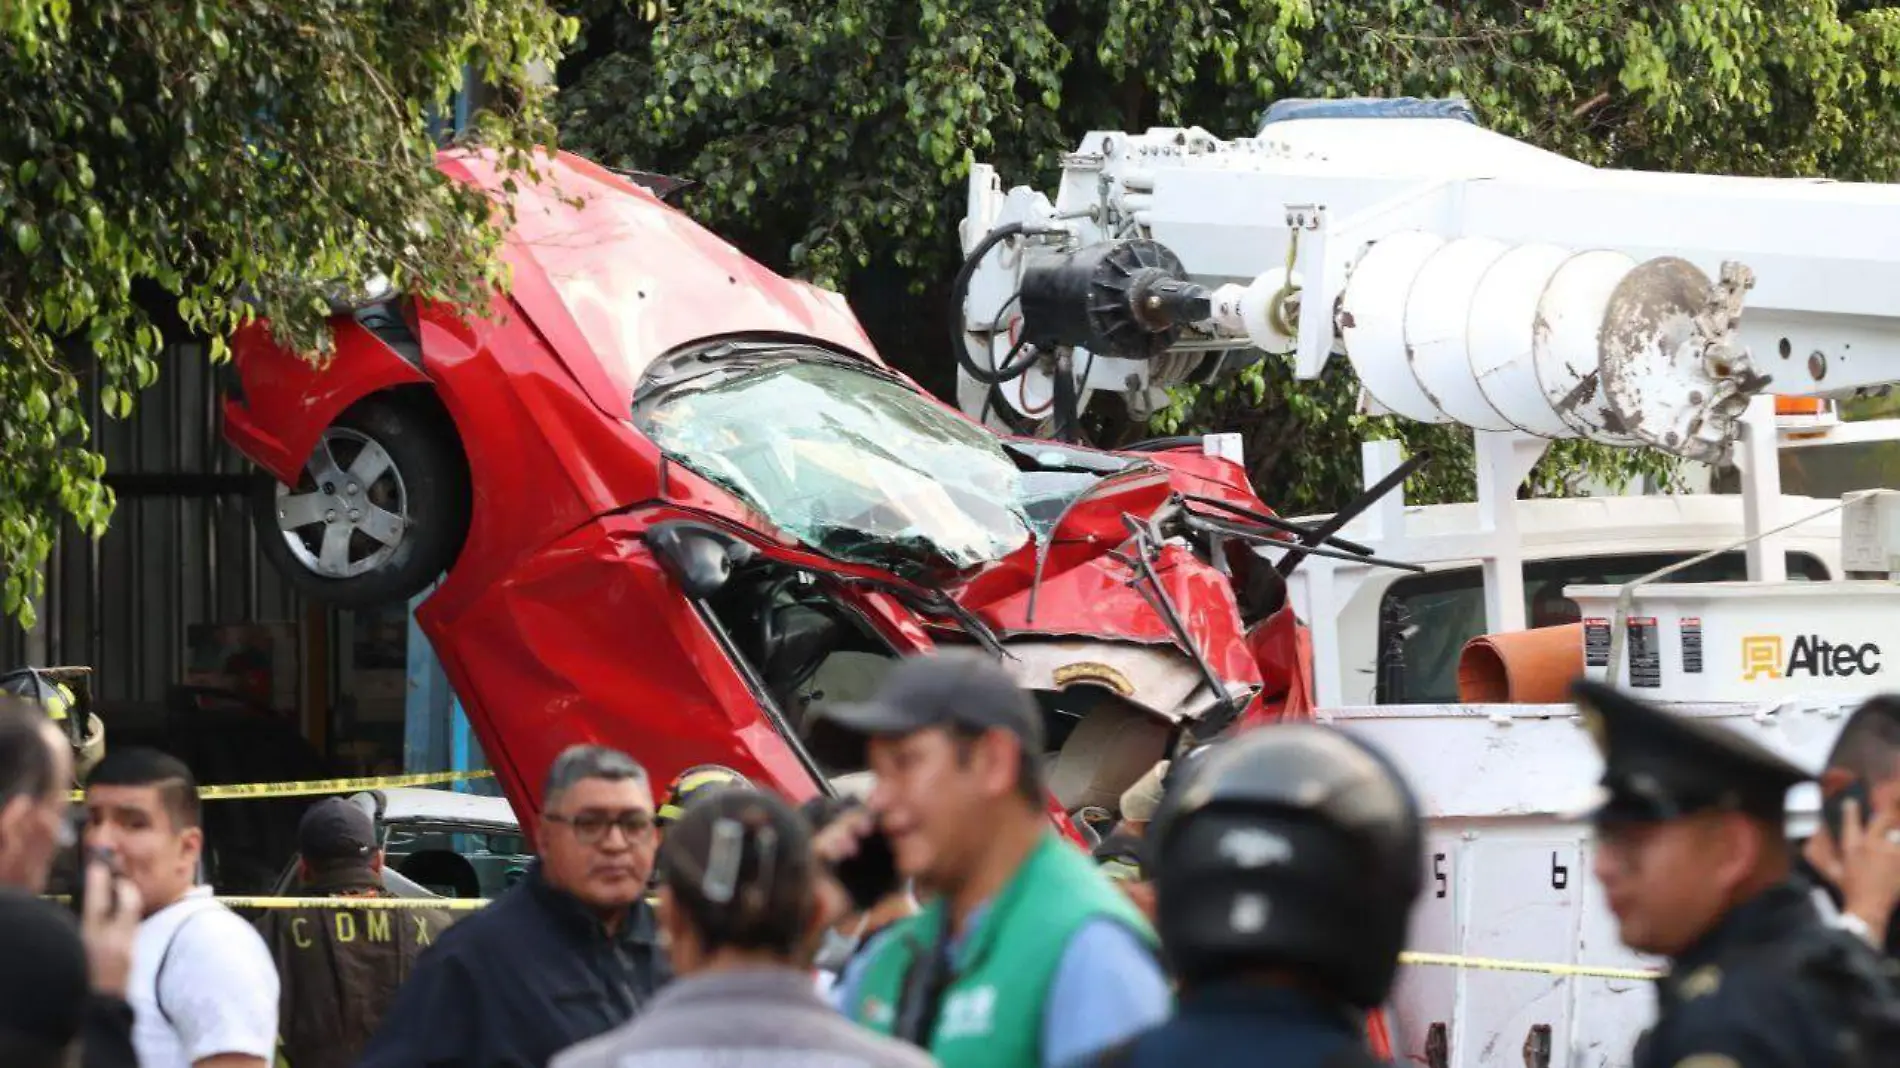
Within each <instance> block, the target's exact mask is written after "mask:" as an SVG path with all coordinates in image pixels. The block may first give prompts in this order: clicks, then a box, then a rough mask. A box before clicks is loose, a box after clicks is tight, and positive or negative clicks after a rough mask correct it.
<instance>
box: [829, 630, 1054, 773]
mask: <svg viewBox="0 0 1900 1068" xmlns="http://www.w3.org/2000/svg"><path fill="white" fill-rule="evenodd" d="M931 727H951V728H956V727H961V728H964V729H966V730H971V731H984V730H1004V731H1008V732H1010V733H1011V734H1014V735H1015V736H1016V737H1017V738H1019V739H1021V741H1022V744H1023V748H1024V749H1026V750H1028V751H1029V752H1031V753H1040V752H1042V749H1043V732H1042V713H1041V711H1040V710H1039V709H1038V708H1037V707H1036V701H1035V698H1033V697H1031V696H1030V695H1029V693H1028V692H1027V691H1026V690H1024V689H1023V688H1022V687H1021V686H1018V685H1017V684H1016V680H1015V679H1013V678H1011V677H1010V675H1009V673H1008V672H1007V671H1005V670H1003V667H1002V665H1001V664H998V663H997V662H996V661H995V660H993V659H991V658H990V657H987V656H983V655H982V654H980V653H974V652H966V651H964V650H952V651H948V652H938V653H929V654H926V655H922V656H914V657H910V658H907V659H905V660H904V661H903V662H901V663H899V664H898V665H897V666H896V667H894V668H892V669H891V670H890V671H889V672H888V673H887V674H886V675H885V676H884V680H883V682H881V683H880V684H879V685H878V688H877V692H876V693H875V694H874V695H873V696H872V697H871V699H870V700H868V701H863V702H858V703H840V704H834V705H822V706H819V707H818V708H817V709H815V710H814V715H813V718H812V725H811V727H810V729H809V730H808V731H807V736H808V737H809V739H810V740H811V742H812V743H813V748H814V749H820V750H822V752H823V754H824V756H825V757H828V758H830V759H831V761H832V762H834V763H836V764H838V765H840V766H847V767H863V766H864V746H865V742H866V741H867V740H869V739H871V738H874V737H880V738H892V737H901V736H903V735H906V734H915V733H916V732H918V731H921V730H927V729H929V728H931Z"/></svg>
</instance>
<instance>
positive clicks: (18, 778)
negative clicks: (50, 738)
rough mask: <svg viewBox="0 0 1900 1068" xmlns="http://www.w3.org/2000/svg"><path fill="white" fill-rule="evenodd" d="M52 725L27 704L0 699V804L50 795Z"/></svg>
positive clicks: (51, 779) (3, 697) (43, 715)
mask: <svg viewBox="0 0 1900 1068" xmlns="http://www.w3.org/2000/svg"><path fill="white" fill-rule="evenodd" d="M51 722H52V721H51V720H49V719H47V718H46V713H44V712H41V711H40V710H39V709H37V708H34V707H33V706H31V705H29V704H27V703H26V702H24V701H21V700H19V699H17V698H13V697H6V696H0V805H4V804H5V803H6V802H7V801H9V800H11V799H13V798H15V797H21V796H25V797H32V798H41V797H45V796H46V795H47V794H48V793H50V792H52V789H53V786H54V785H55V784H54V782H53V751H52V748H51V747H50V746H49V745H48V744H47V741H46V725H47V724H48V723H51Z"/></svg>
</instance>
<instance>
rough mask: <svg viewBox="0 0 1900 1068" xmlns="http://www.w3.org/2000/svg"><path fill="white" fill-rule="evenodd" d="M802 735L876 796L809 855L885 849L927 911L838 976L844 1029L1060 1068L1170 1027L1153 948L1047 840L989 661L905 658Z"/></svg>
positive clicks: (1010, 1067) (1015, 713)
mask: <svg viewBox="0 0 1900 1068" xmlns="http://www.w3.org/2000/svg"><path fill="white" fill-rule="evenodd" d="M813 730H814V734H815V735H816V734H817V733H819V732H829V733H830V734H832V735H833V736H834V737H833V738H832V739H829V741H830V742H831V744H833V745H837V744H838V743H839V741H840V740H842V741H844V742H846V743H847V744H851V745H855V746H857V747H859V748H860V751H861V753H862V755H863V758H864V760H863V763H860V764H858V765H857V766H868V767H869V769H870V770H871V772H872V773H873V775H874V777H875V779H876V785H875V786H874V787H873V788H872V790H871V794H870V798H869V805H868V807H866V808H863V809H857V810H853V811H852V812H850V813H847V814H846V815H845V816H844V817H842V818H841V819H840V820H839V821H838V822H837V823H834V824H833V825H832V826H831V827H829V828H827V829H826V830H825V831H824V832H823V833H821V835H820V838H819V842H818V846H819V850H820V854H821V855H822V856H825V857H826V859H828V860H830V861H831V862H833V863H836V862H837V861H839V860H842V859H843V858H845V857H848V856H850V855H852V854H853V853H854V852H855V850H856V848H857V844H858V843H859V842H860V841H862V840H863V839H864V838H865V837H866V836H868V835H870V834H876V833H881V834H884V835H886V836H887V837H888V838H889V842H890V847H891V851H892V854H893V855H894V856H895V857H896V860H897V867H898V870H899V872H900V873H901V874H903V875H905V876H908V877H910V878H911V879H913V880H915V882H916V884H917V886H918V888H919V892H920V894H921V893H923V892H924V891H928V892H929V893H930V895H931V899H930V901H929V903H928V904H927V905H925V907H924V908H923V910H922V911H921V912H920V913H918V914H917V915H915V916H912V917H910V918H908V919H905V920H902V921H900V922H898V923H896V924H893V925H892V926H891V927H890V928H888V929H886V930H885V931H884V932H882V933H881V934H880V935H878V937H877V938H876V939H875V940H874V941H873V942H872V943H871V944H870V945H868V946H867V947H866V948H865V950H864V952H863V953H862V954H861V955H860V956H859V957H858V958H857V959H855V960H853V961H852V963H851V965H850V966H849V967H848V968H847V969H846V971H845V974H844V976H843V977H842V978H841V979H840V982H839V987H840V990H839V998H838V1001H837V1003H838V1004H839V1005H840V1006H841V1007H842V1008H843V1009H844V1011H845V1012H846V1013H847V1014H848V1015H850V1016H851V1017H852V1018H853V1019H855V1020H857V1021H858V1022H859V1023H861V1024H863V1025H865V1026H867V1027H869V1028H871V1029H872V1030H875V1031H878V1032H881V1033H884V1034H894V1035H896V1036H898V1037H899V1038H903V1039H905V1040H907V1041H909V1042H912V1043H914V1044H916V1045H918V1046H921V1047H923V1048H925V1049H927V1050H929V1051H930V1052H931V1054H932V1055H934V1056H935V1057H936V1058H937V1060H938V1061H939V1062H941V1063H942V1064H943V1065H944V1066H945V1068H976V1066H979V1065H980V1066H984V1068H1044V1066H1049V1068H1053V1066H1057V1065H1066V1064H1072V1063H1075V1062H1077V1061H1079V1060H1081V1059H1083V1058H1086V1057H1088V1056H1090V1055H1092V1054H1094V1053H1095V1052H1097V1051H1099V1050H1101V1049H1104V1048H1107V1047H1109V1046H1112V1045H1115V1044H1116V1043H1118V1042H1120V1041H1122V1040H1123V1039H1125V1038H1127V1037H1128V1036H1130V1035H1133V1034H1135V1033H1136V1032H1139V1031H1141V1030H1143V1029H1144V1028H1147V1027H1150V1026H1153V1025H1154V1024H1156V1023H1159V1022H1160V1021H1162V1020H1163V1019H1165V1018H1166V1017H1167V1016H1168V1014H1169V1012H1170V1011H1171V1008H1172V998H1171V994H1170V992H1169V988H1168V983H1167V979H1166V977H1165V975H1164V973H1163V971H1162V969H1161V966H1160V962H1159V960H1158V958H1157V955H1156V945H1157V943H1156V940H1155V936H1154V932H1153V930H1152V929H1151V928H1150V927H1149V925H1148V923H1147V921H1146V920H1145V919H1144V918H1143V917H1142V915H1141V914H1140V913H1139V912H1138V911H1137V910H1136V908H1135V907H1134V905H1133V904H1132V903H1130V901H1129V900H1128V898H1127V897H1125V896H1124V895H1123V894H1122V893H1121V892H1119V891H1118V890H1117V889H1116V888H1115V887H1114V885H1113V884H1112V883H1111V882H1110V881H1109V880H1108V879H1107V878H1105V877H1104V876H1103V875H1102V874H1101V873H1100V872H1099V871H1097V870H1096V867H1095V865H1094V864H1093V863H1092V862H1091V860H1090V859H1089V857H1088V856H1087V855H1086V854H1084V853H1083V852H1082V851H1081V850H1079V849H1077V848H1076V847H1075V846H1073V845H1071V844H1069V843H1068V842H1066V841H1064V840H1063V839H1062V838H1061V837H1060V836H1059V835H1058V834H1057V833H1056V831H1055V829H1054V828H1053V827H1051V826H1050V824H1049V820H1048V817H1047V815H1046V814H1045V809H1044V797H1045V789H1046V788H1045V785H1044V775H1043V749H1044V744H1043V737H1044V733H1043V725H1042V717H1041V713H1040V712H1039V710H1038V708H1037V706H1036V703H1035V701H1034V700H1033V699H1032V698H1031V697H1030V696H1029V695H1028V694H1027V693H1025V692H1023V691H1022V690H1021V689H1020V688H1018V687H1017V686H1016V684H1015V682H1014V681H1013V680H1012V679H1011V678H1010V677H1009V676H1008V675H1007V674H1006V673H1005V672H1004V671H1003V670H1002V668H1001V667H1000V666H999V665H997V664H996V663H995V662H994V661H993V660H990V659H988V658H987V657H982V656H979V655H976V654H965V653H942V654H935V655H931V656H927V657H917V658H913V659H911V660H908V661H906V662H904V663H903V664H900V665H898V666H897V667H896V668H894V669H892V671H891V672H890V674H889V675H887V676H886V677H885V680H884V683H883V685H882V686H881V687H880V688H879V690H878V692H877V694H876V696H874V697H873V698H872V699H871V700H870V701H868V702H866V703H863V704H857V705H840V706H831V707H828V708H826V709H824V710H823V711H822V712H821V713H820V715H819V717H818V718H817V720H816V722H815V723H814V728H813ZM839 751H841V752H848V749H841V750H839Z"/></svg>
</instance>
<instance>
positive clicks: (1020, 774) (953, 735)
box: [949, 723, 1049, 812]
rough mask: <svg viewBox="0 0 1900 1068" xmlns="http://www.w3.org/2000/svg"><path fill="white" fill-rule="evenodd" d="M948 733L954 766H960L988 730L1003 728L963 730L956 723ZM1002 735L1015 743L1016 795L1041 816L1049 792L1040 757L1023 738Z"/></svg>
mask: <svg viewBox="0 0 1900 1068" xmlns="http://www.w3.org/2000/svg"><path fill="white" fill-rule="evenodd" d="M949 730H950V740H951V741H953V742H955V743H956V746H957V763H958V764H959V765H963V764H967V763H969V761H970V750H971V748H972V747H973V746H975V745H976V740H977V739H978V738H981V737H983V735H984V734H985V733H987V732H988V731H989V730H1003V728H1000V727H997V728H984V727H966V726H964V725H963V724H961V723H957V724H952V725H951V726H950V728H949ZM1004 733H1006V734H1009V735H1010V736H1011V737H1013V738H1015V739H1016V792H1017V794H1019V795H1021V797H1022V799H1023V800H1024V801H1025V802H1026V803H1028V805H1029V807H1030V808H1033V809H1035V810H1036V811H1038V812H1040V811H1042V807H1043V804H1044V802H1045V799H1046V797H1047V795H1048V791H1049V785H1048V781H1049V773H1048V769H1047V768H1045V767H1044V765H1043V755H1042V754H1041V753H1038V752H1036V750H1035V747H1034V746H1032V745H1030V744H1029V740H1028V739H1026V738H1024V737H1023V736H1022V735H1020V734H1017V733H1016V732H1014V731H1004Z"/></svg>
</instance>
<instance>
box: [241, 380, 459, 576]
mask: <svg viewBox="0 0 1900 1068" xmlns="http://www.w3.org/2000/svg"><path fill="white" fill-rule="evenodd" d="M469 497H470V494H469V480H468V468H467V464H466V463H465V462H464V461H463V459H462V453H461V450H460V449H459V448H458V447H457V445H456V441H455V431H454V426H453V424H452V423H450V421H449V420H448V418H447V416H446V415H445V414H443V413H441V412H440V411H438V410H435V409H434V408H433V406H432V405H430V404H426V403H418V402H416V401H413V400H405V399H399V398H397V397H394V396H389V395H378V396H374V397H369V398H366V399H364V400H362V401H359V402H358V403H356V404H355V405H353V406H352V407H351V408H350V409H349V410H348V411H346V412H344V413H343V414H342V415H341V416H339V417H338V418H337V420H336V422H334V423H332V424H331V425H330V426H328V427H326V428H325V429H324V431H323V435H322V437H320V438H319V439H318V441H317V446H316V448H315V449H313V450H312V451H311V454H310V459H309V460H308V461H306V462H305V464H304V469H303V474H302V476H301V477H300V478H299V479H298V481H297V484H296V485H294V486H287V485H284V484H283V483H276V482H273V483H267V484H266V485H264V486H263V487H262V488H261V489H260V492H259V495H258V497H257V499H256V500H255V501H254V503H253V507H252V517H253V520H254V522H255V524H256V526H257V535H258V544H259V545H260V546H262V548H263V551H264V555H265V556H266V557H267V558H268V559H269V560H270V562H271V563H272V565H273V566H275V567H276V568H277V569H278V570H279V571H281V572H282V573H283V574H284V576H285V577H286V578H287V579H288V580H289V582H290V584H291V585H292V586H294V587H296V588H297V589H298V590H299V591H300V592H302V593H304V594H306V595H308V596H310V597H313V598H316V599H318V600H322V601H327V602H330V603H332V604H337V605H341V606H343V607H348V608H361V607H370V606H373V605H380V604H388V603H391V602H394V601H406V600H408V599H409V598H411V597H414V596H415V595H416V594H418V593H420V592H422V591H423V590H424V589H426V588H428V586H429V584H430V583H431V582H434V581H435V580H436V578H437V577H438V576H440V575H441V574H442V573H443V572H444V571H446V570H447V569H448V567H449V565H450V564H452V563H454V562H455V557H456V554H457V553H459V552H460V551H461V548H462V541H463V539H464V538H465V537H466V536H467V533H468V518H469Z"/></svg>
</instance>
